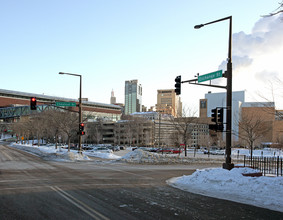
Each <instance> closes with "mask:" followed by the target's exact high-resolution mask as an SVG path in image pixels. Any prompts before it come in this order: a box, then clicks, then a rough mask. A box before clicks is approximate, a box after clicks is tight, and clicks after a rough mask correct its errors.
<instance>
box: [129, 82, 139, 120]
mask: <svg viewBox="0 0 283 220" xmlns="http://www.w3.org/2000/svg"><path fill="white" fill-rule="evenodd" d="M141 111H142V86H141V84H139V83H138V80H129V81H125V114H126V115H129V114H131V113H134V112H141Z"/></svg>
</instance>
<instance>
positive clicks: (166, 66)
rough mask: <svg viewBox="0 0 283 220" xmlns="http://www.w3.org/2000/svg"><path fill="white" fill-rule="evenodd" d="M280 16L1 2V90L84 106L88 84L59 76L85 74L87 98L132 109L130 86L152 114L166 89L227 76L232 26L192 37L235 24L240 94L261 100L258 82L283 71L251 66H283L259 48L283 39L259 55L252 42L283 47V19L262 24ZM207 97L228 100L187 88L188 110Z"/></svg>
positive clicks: (259, 0)
mask: <svg viewBox="0 0 283 220" xmlns="http://www.w3.org/2000/svg"><path fill="white" fill-rule="evenodd" d="M277 6H278V0H249V1H246V0H238V1H231V0H230V1H227V0H215V1H211V0H203V1H189V0H187V1H185V0H175V1H172V0H104V1H102V0H82V1H75V0H48V1H40V0H11V1H4V0H0V20H1V35H0V42H1V43H0V45H1V46H0V76H1V88H2V89H8V90H16V91H22V92H31V93H38V94H45V95H52V96H62V97H68V98H78V94H79V79H78V78H76V77H72V76H67V75H59V74H58V72H69V73H77V74H81V75H82V76H83V97H85V98H88V99H89V100H90V101H95V102H102V103H109V102H110V96H111V90H112V89H113V90H114V93H115V96H116V97H117V101H118V102H124V84H125V80H132V79H138V80H139V82H140V83H141V84H142V87H143V104H144V105H145V106H147V107H149V106H152V105H155V104H156V99H157V98H156V95H157V90H158V89H170V88H172V89H173V88H174V79H175V77H176V76H177V75H182V80H188V79H192V78H194V75H195V74H196V73H198V72H199V73H200V74H201V75H202V74H206V73H209V72H213V71H216V70H218V69H219V66H221V63H222V62H223V61H225V60H226V58H227V51H228V27H229V23H228V21H223V22H220V23H217V24H213V25H209V26H205V27H204V28H202V29H200V30H195V29H194V28H193V27H194V25H196V24H200V23H206V22H209V21H213V20H216V19H219V18H223V17H227V16H230V15H232V16H233V34H234V35H233V39H234V36H235V43H236V44H234V42H233V51H235V54H234V52H233V56H234V55H235V56H238V57H240V58H241V59H239V61H241V64H243V63H244V64H246V66H245V67H244V65H242V66H240V65H239V68H238V70H237V69H236V68H237V66H238V65H237V66H236V67H235V81H234V85H233V90H245V89H247V90H250V93H249V94H250V95H249V97H251V98H254V97H255V95H254V93H255V91H256V90H261V88H262V87H260V83H253V84H251V82H253V79H254V78H256V76H261V75H260V74H262V75H264V76H265V75H270V74H271V75H272V76H276V77H281V76H282V74H281V73H280V72H279V68H280V66H279V67H278V69H276V68H275V69H272V70H271V69H270V68H269V66H264V67H260V68H261V69H258V67H259V65H258V64H257V65H256V66H257V68H255V67H253V68H252V66H251V65H249V64H250V63H249V61H251V62H252V61H253V62H252V63H254V64H256V63H257V62H255V61H256V60H258V63H260V64H262V62H260V59H262V60H264V62H267V60H268V59H267V57H262V56H259V54H265V56H266V54H267V52H268V53H271V54H272V55H273V56H275V57H278V54H274V51H273V50H268V49H266V50H262V49H260V48H263V47H264V48H272V45H277V46H276V48H277V49H278V48H280V47H281V46H282V45H283V44H282V41H281V40H280V39H279V38H278V39H277V38H270V40H269V41H268V42H264V43H263V41H264V40H261V41H258V42H260V43H259V45H258V44H255V47H251V45H254V44H253V43H251V39H252V41H253V42H254V40H255V39H258V37H259V38H262V39H265V38H267V37H268V36H270V35H272V34H274V35H276V36H280V38H282V35H280V33H278V32H277V31H276V29H275V28H270V27H271V25H270V23H272V24H273V26H272V27H274V26H275V27H276V25H277V27H278V29H282V25H283V22H281V23H280V22H278V21H279V18H278V16H277V17H276V18H272V19H265V20H264V21H263V18H261V17H260V16H261V15H264V14H268V13H269V12H271V11H273V10H274V9H275V8H276V7H277ZM256 24H257V28H256V26H255V25H256ZM279 27H280V28H279ZM255 30H259V31H255ZM255 35H256V38H254V36H255ZM267 35H268V36H267ZM268 39H269V38H268ZM245 48H247V49H245ZM235 61H237V60H235ZM272 62H276V60H274V59H272ZM279 62H280V60H278V62H277V63H279ZM270 65H271V66H272V67H274V66H275V64H274V63H271V64H270ZM224 66H225V65H224ZM247 66H249V69H247V68H246V67H247ZM260 66H261V65H260ZM243 68H246V69H243ZM281 69H282V68H281ZM244 70H246V71H248V72H247V73H246V72H245V71H244ZM237 71H238V72H237ZM237 74H238V76H237ZM245 74H249V76H247V75H245ZM237 77H238V78H237ZM250 77H252V78H250ZM247 81H249V83H250V84H246V83H247ZM251 87H252V88H253V89H252V90H251ZM208 91H212V92H225V90H219V89H214V88H208V87H205V88H203V87H200V86H194V85H189V84H183V85H182V94H181V97H182V101H183V103H184V104H185V105H186V106H188V107H190V108H191V107H192V108H198V100H199V99H200V98H204V94H205V93H206V92H208Z"/></svg>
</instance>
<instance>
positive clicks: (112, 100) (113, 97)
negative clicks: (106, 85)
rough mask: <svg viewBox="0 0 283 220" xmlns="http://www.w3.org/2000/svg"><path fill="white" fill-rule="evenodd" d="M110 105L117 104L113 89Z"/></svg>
mask: <svg viewBox="0 0 283 220" xmlns="http://www.w3.org/2000/svg"><path fill="white" fill-rule="evenodd" d="M110 104H116V97H115V96H114V91H113V89H112V92H111V98H110Z"/></svg>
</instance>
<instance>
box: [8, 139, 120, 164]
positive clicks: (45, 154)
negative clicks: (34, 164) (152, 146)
mask: <svg viewBox="0 0 283 220" xmlns="http://www.w3.org/2000/svg"><path fill="white" fill-rule="evenodd" d="M10 146H11V147H15V148H17V149H20V150H24V151H27V152H29V153H32V154H34V155H37V156H39V157H42V158H44V159H45V160H55V161H70V162H72V161H83V160H91V159H90V158H89V157H99V158H103V159H119V158H121V157H120V156H116V155H114V154H112V153H102V152H95V151H88V152H83V154H79V153H78V151H77V150H70V152H68V149H64V148H61V147H58V148H57V149H55V146H54V145H53V146H39V147H38V146H37V145H31V144H16V143H12V144H11V145H10Z"/></svg>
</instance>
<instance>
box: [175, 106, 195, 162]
mask: <svg viewBox="0 0 283 220" xmlns="http://www.w3.org/2000/svg"><path fill="white" fill-rule="evenodd" d="M195 115H196V111H192V110H191V109H189V108H183V112H182V115H178V117H177V118H174V119H172V122H173V123H174V126H175V129H176V131H177V133H178V136H180V139H181V143H179V144H184V145H185V156H187V146H188V144H189V141H190V139H191V136H192V132H193V127H194V124H195V123H196V117H195Z"/></svg>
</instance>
